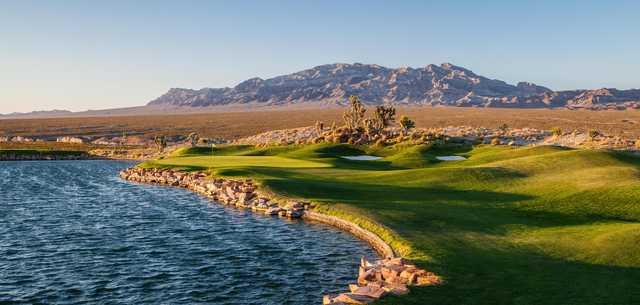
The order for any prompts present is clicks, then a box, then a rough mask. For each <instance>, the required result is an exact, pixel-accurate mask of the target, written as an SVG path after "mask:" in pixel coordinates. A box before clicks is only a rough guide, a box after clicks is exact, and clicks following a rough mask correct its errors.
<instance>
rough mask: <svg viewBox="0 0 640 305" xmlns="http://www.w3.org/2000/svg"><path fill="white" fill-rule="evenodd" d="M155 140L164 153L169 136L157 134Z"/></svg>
mask: <svg viewBox="0 0 640 305" xmlns="http://www.w3.org/2000/svg"><path fill="white" fill-rule="evenodd" d="M153 142H154V143H155V144H156V148H157V149H158V152H160V153H162V152H163V151H164V149H165V148H167V137H165V136H156V137H155V138H154V139H153Z"/></svg>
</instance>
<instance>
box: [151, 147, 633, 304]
mask: <svg viewBox="0 0 640 305" xmlns="http://www.w3.org/2000/svg"><path fill="white" fill-rule="evenodd" d="M364 153H368V154H376V155H379V156H384V157H385V158H384V159H382V160H380V161H348V160H345V159H342V158H340V156H342V155H346V154H349V155H353V154H364ZM451 154H457V155H463V156H466V157H467V158H468V160H465V161H455V162H439V161H437V160H436V159H435V157H436V156H439V155H451ZM142 166H147V167H154V166H162V167H180V168H184V169H189V170H209V171H211V172H212V173H213V174H215V175H223V176H225V175H226V176H249V177H252V178H254V179H257V180H258V181H259V182H260V183H261V184H262V187H263V188H264V189H267V190H269V191H271V192H273V193H274V194H275V195H277V196H286V197H300V198H307V199H310V200H312V201H314V202H316V203H318V204H319V209H321V210H322V211H324V212H326V213H330V214H335V215H339V216H341V217H344V218H348V219H350V220H352V221H355V222H358V223H360V224H361V225H363V226H365V227H367V228H369V229H371V230H372V231H375V232H376V233H378V234H380V235H381V236H382V237H383V238H384V239H385V240H386V241H387V242H389V243H390V244H391V245H392V246H393V247H394V249H396V250H397V251H398V252H400V254H401V255H403V256H405V257H408V258H410V259H413V260H414V261H416V262H417V263H418V264H419V265H421V266H423V267H425V268H427V269H429V270H433V271H435V272H437V273H438V274H440V275H442V276H443V277H444V278H445V280H446V283H445V284H444V285H441V286H437V287H423V288H413V289H412V293H411V294H409V295H407V296H404V297H397V298H396V297H390V298H385V299H383V300H382V301H380V302H379V304H525V305H528V304H563V305H564V304H638V303H640V158H639V157H637V156H634V155H631V154H626V153H620V152H609V151H592V150H591V151H590V150H572V149H563V148H557V147H530V148H510V147H501V146H499V147H493V146H480V147H474V148H471V147H467V148H464V147H456V148H452V147H428V146H405V147H389V148H379V149H376V148H370V147H353V146H348V145H337V146H336V145H312V146H291V147H278V148H272V149H254V148H253V147H249V146H243V147H233V146H230V147H222V148H218V150H213V151H211V150H210V149H209V150H206V151H205V150H198V149H186V150H183V151H180V152H177V153H176V154H174V155H173V156H171V157H168V158H165V159H162V160H157V161H153V162H148V163H145V164H142Z"/></svg>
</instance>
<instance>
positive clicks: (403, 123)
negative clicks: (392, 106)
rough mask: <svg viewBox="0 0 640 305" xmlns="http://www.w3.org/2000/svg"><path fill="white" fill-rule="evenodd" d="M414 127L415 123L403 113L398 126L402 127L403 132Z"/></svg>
mask: <svg viewBox="0 0 640 305" xmlns="http://www.w3.org/2000/svg"><path fill="white" fill-rule="evenodd" d="M414 127H416V123H415V122H413V121H412V120H411V119H410V118H409V117H407V116H406V115H403V116H402V117H400V128H402V131H403V133H407V132H409V130H411V129H412V128H414Z"/></svg>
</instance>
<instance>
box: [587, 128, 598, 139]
mask: <svg viewBox="0 0 640 305" xmlns="http://www.w3.org/2000/svg"><path fill="white" fill-rule="evenodd" d="M599 135H600V132H598V130H597V129H590V130H589V138H590V139H591V140H593V139H595V138H596V137H597V136H599Z"/></svg>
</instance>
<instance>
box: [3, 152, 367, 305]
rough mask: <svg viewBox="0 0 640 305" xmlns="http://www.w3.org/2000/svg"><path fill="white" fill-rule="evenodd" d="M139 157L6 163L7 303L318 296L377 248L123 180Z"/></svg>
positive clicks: (291, 300)
mask: <svg viewBox="0 0 640 305" xmlns="http://www.w3.org/2000/svg"><path fill="white" fill-rule="evenodd" d="M131 165H132V163H128V162H119V161H81V162H78V161H70V162H66V161H49V162H0V303H25V304H32V303H55V304H96V303H99V304H203V303H208V304H319V303H321V299H322V294H323V293H327V292H337V291H344V290H345V289H346V285H347V284H348V283H350V282H353V281H354V279H355V277H356V273H357V264H358V259H359V257H360V256H361V255H365V256H369V257H372V256H374V254H373V252H372V251H371V250H370V249H369V247H368V246H367V245H366V244H364V243H363V242H361V241H359V240H357V239H356V238H354V237H352V236H350V235H348V234H346V233H343V232H341V231H338V230H336V229H333V228H331V227H328V226H324V225H309V224H307V223H304V222H299V221H286V220H282V219H279V218H272V217H267V216H264V215H256V214H253V213H251V212H249V211H242V210H235V209H232V208H228V207H224V206H221V205H218V204H215V203H212V202H210V201H209V200H208V199H206V198H202V197H200V196H198V195H196V194H193V193H191V192H189V191H187V190H183V189H177V188H169V187H162V186H149V185H138V184H131V183H128V182H125V181H122V180H120V178H118V176H117V173H118V171H119V170H121V169H123V168H125V167H128V166H131Z"/></svg>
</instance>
